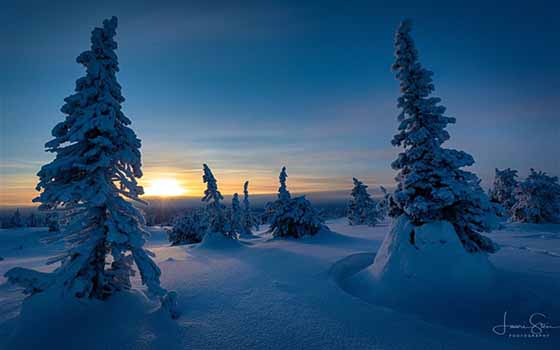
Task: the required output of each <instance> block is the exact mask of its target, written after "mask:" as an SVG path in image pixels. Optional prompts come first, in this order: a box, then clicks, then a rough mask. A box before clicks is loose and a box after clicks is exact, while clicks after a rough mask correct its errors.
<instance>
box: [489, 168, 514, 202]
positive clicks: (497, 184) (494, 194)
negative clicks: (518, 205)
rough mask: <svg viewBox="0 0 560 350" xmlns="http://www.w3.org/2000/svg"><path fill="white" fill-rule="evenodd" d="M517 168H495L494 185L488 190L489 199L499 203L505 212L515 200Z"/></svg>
mask: <svg viewBox="0 0 560 350" xmlns="http://www.w3.org/2000/svg"><path fill="white" fill-rule="evenodd" d="M516 178H517V170H512V169H510V168H507V169H504V170H499V169H497V168H496V175H495V177H494V186H493V188H492V189H490V191H489V195H490V200H491V201H492V202H495V203H499V204H500V205H501V206H502V207H504V209H505V210H506V211H507V212H510V211H511V208H512V207H513V205H514V204H515V202H516V199H515V188H516V187H517V179H516Z"/></svg>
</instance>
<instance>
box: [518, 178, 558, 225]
mask: <svg viewBox="0 0 560 350" xmlns="http://www.w3.org/2000/svg"><path fill="white" fill-rule="evenodd" d="M515 200H516V203H515V204H514V205H513V207H512V208H511V212H512V220H513V221H517V222H528V223H537V224H540V223H559V222H560V184H558V177H556V176H548V175H547V174H546V173H544V172H541V171H538V172H537V171H535V170H534V169H531V173H530V174H529V176H528V177H527V179H525V181H522V182H520V183H519V184H518V186H517V188H516V189H515Z"/></svg>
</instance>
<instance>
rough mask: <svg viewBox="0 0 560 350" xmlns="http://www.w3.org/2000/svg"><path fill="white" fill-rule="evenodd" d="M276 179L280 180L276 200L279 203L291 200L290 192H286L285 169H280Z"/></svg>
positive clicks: (286, 174)
mask: <svg viewBox="0 0 560 350" xmlns="http://www.w3.org/2000/svg"><path fill="white" fill-rule="evenodd" d="M278 179H279V180H280V187H279V188H278V199H279V200H281V201H284V200H289V199H290V198H291V195H290V191H288V187H287V186H286V180H287V179H288V173H287V172H286V167H282V170H281V171H280V176H279V177H278Z"/></svg>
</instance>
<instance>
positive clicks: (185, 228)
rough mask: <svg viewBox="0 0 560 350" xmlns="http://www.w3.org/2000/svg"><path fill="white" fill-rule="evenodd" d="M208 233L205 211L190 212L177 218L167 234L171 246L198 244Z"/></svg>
mask: <svg viewBox="0 0 560 350" xmlns="http://www.w3.org/2000/svg"><path fill="white" fill-rule="evenodd" d="M207 231H208V216H207V215H206V212H205V210H203V209H195V210H191V211H189V212H188V213H186V214H185V215H183V216H180V217H178V218H177V219H176V220H175V222H174V223H173V227H172V229H171V230H170V231H169V232H168V235H169V242H170V243H171V245H183V244H191V243H199V242H201V241H202V238H203V237H204V235H205V234H206V232H207Z"/></svg>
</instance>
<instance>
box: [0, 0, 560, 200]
mask: <svg viewBox="0 0 560 350" xmlns="http://www.w3.org/2000/svg"><path fill="white" fill-rule="evenodd" d="M200 3H201V2H189V1H182V2H178V1H177V2H167V1H157V2H147V3H142V2H139V1H124V2H123V1H120V2H118V4H115V3H114V2H103V1H95V2H76V1H56V2H54V3H53V2H50V1H17V2H16V1H4V0H2V9H3V10H2V12H1V13H0V21H2V23H3V28H2V31H1V32H0V33H1V34H0V35H1V37H0V39H1V42H2V45H1V47H0V55H1V56H2V63H3V64H2V65H0V77H1V79H2V84H1V85H0V96H1V97H0V113H1V123H2V124H1V131H0V132H1V140H0V147H1V154H0V156H1V159H0V160H1V163H0V166H1V182H0V197H1V198H0V204H20V203H29V200H30V198H31V197H32V196H33V193H32V192H33V187H34V185H35V183H36V177H35V173H36V172H37V170H38V168H39V167H40V165H41V164H42V163H44V162H46V161H48V160H49V159H50V155H49V154H47V153H45V152H44V151H43V145H44V143H45V142H46V141H48V140H49V138H50V130H51V128H52V127H53V126H54V125H55V124H56V123H57V122H58V121H60V120H62V118H63V115H62V113H61V112H59V109H60V107H61V106H62V103H63V99H64V98H65V97H66V96H68V95H70V94H71V93H72V90H73V88H74V81H75V80H76V79H77V78H79V77H80V76H82V75H83V74H84V70H83V68H82V67H81V66H80V65H78V64H77V63H75V58H76V56H77V55H78V54H79V53H80V52H82V51H84V50H86V49H88V47H89V35H90V32H91V30H92V28H93V27H94V26H99V25H101V23H102V20H103V19H104V18H108V17H110V16H112V15H116V16H118V17H119V28H118V31H117V41H118V43H119V49H118V55H119V59H120V67H121V72H120V73H119V75H118V78H119V81H120V83H121V84H122V86H123V94H124V96H125V98H126V99H127V100H126V102H125V103H124V111H125V113H126V114H127V116H128V117H129V118H131V119H132V120H133V128H134V129H135V131H136V132H137V134H138V135H139V137H140V138H141V139H142V140H143V161H144V171H145V177H146V180H145V181H147V182H149V181H151V180H154V179H157V178H161V177H171V178H176V179H178V180H179V181H180V182H181V183H182V185H184V186H185V187H186V188H188V189H190V191H189V193H190V194H192V195H198V192H199V190H200V188H201V187H202V185H201V184H200V176H201V164H202V163H203V162H207V163H208V164H209V165H210V166H211V167H212V168H213V170H214V172H215V173H216V176H217V177H218V180H219V181H220V184H221V186H223V190H224V192H225V193H231V192H233V191H238V190H240V189H241V186H242V183H243V181H244V179H246V178H249V179H251V180H252V181H253V185H254V190H255V191H256V192H261V193H264V192H273V191H275V189H276V187H277V185H276V177H277V173H278V170H279V168H280V167H281V165H284V164H285V165H287V167H288V172H289V174H290V181H291V182H290V183H291V186H292V188H293V190H294V191H299V192H309V191H322V190H341V189H347V188H350V187H351V177H352V176H356V177H359V178H362V179H364V180H365V182H366V183H368V184H370V185H371V186H372V187H374V186H375V185H376V184H391V183H392V181H393V176H394V171H393V170H391V168H390V163H391V161H392V159H393V158H394V157H395V154H396V153H397V151H398V149H394V148H393V147H392V146H391V145H390V139H391V137H392V135H393V134H394V133H395V130H396V126H397V122H396V116H397V110H396V106H395V105H396V98H397V97H398V83H397V81H396V80H395V79H394V76H393V74H392V73H391V71H390V65H391V63H392V61H393V46H392V45H393V33H394V30H395V28H396V26H397V25H398V22H399V21H400V20H401V19H402V18H404V17H410V18H412V19H413V21H414V29H413V36H414V38H415V40H416V44H417V47H418V49H419V51H420V57H421V61H422V63H423V64H424V66H426V67H427V68H429V69H431V70H433V71H434V72H435V77H434V79H435V85H436V95H437V96H439V97H441V98H442V99H443V105H445V106H446V107H447V110H448V112H447V114H448V115H449V116H453V117H456V118H457V124H456V125H454V126H451V127H450V132H451V141H450V142H449V143H448V144H447V146H448V147H456V148H460V149H463V150H465V151H467V152H469V153H471V154H472V155H473V156H474V157H475V159H476V161H477V164H476V165H475V167H473V170H474V171H476V172H477V173H478V174H479V176H480V177H481V178H482V179H483V183H484V184H485V185H488V184H489V183H490V181H491V179H492V176H493V171H494V168H495V167H499V168H503V167H513V168H517V169H519V170H520V173H521V174H522V175H524V174H526V173H527V172H528V169H529V168H530V167H535V168H538V169H541V170H544V171H547V172H549V173H552V174H554V175H560V161H559V160H558V159H559V158H558V151H557V150H558V149H560V141H559V139H560V116H559V114H558V111H557V103H558V101H560V81H559V79H558V77H560V74H559V73H560V65H559V64H558V62H559V59H560V45H559V44H558V43H559V41H558V34H559V30H558V29H557V25H556V24H555V22H556V20H557V18H556V16H557V13H558V10H560V8H559V7H560V6H559V5H558V4H556V2H553V1H547V2H545V1H531V2H526V1H523V2H512V1H503V2H492V1H468V2H464V3H463V4H461V3H460V2H457V1H452V2H450V1H439V2H430V1H422V2H418V1H399V2H398V4H397V5H395V4H394V2H391V1H379V2H375V1H363V2H358V1H349V2H340V1H337V2H334V1H333V2H329V1H321V2H316V3H313V2H290V1H282V2H280V1H279V2H263V1H255V2H232V1H227V2H226V1H224V2H211V3H210V2H205V4H200ZM238 187H239V188H238Z"/></svg>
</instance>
